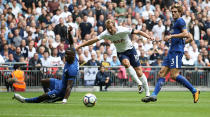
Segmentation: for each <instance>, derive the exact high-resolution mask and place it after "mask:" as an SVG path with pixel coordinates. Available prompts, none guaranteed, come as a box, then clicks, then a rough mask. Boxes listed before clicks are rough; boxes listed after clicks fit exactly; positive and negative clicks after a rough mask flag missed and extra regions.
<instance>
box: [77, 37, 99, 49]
mask: <svg viewBox="0 0 210 117" xmlns="http://www.w3.org/2000/svg"><path fill="white" fill-rule="evenodd" d="M97 41H99V39H98V38H94V39H91V40H88V41H85V42H84V43H82V44H80V45H79V46H77V47H76V50H78V49H79V48H81V47H84V46H88V45H92V44H94V43H96V42H97Z"/></svg>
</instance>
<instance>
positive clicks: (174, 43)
mask: <svg viewBox="0 0 210 117" xmlns="http://www.w3.org/2000/svg"><path fill="white" fill-rule="evenodd" d="M171 12H172V15H173V18H174V20H175V22H174V26H173V32H172V35H169V36H166V37H165V39H164V40H165V41H169V40H170V41H171V46H170V50H169V52H168V55H167V57H166V59H164V61H163V64H162V68H161V70H160V71H159V73H158V77H159V78H158V80H157V84H156V86H155V90H154V91H153V93H152V95H151V96H150V97H145V98H143V99H142V101H143V102H150V101H153V102H154V101H157V95H158V93H159V91H160V90H161V87H162V86H163V85H164V83H165V76H166V75H167V74H168V73H169V72H170V73H171V78H173V79H175V80H176V81H177V82H179V83H181V84H183V85H184V86H185V87H186V88H188V89H189V90H190V91H191V92H192V94H193V98H194V103H197V102H198V98H199V94H200V91H199V90H198V89H196V88H194V87H193V86H192V84H191V83H190V82H189V81H188V80H187V79H186V78H185V77H184V76H182V75H180V74H179V72H180V70H179V69H180V68H181V65H182V56H183V54H184V46H185V41H184V39H183V38H187V40H186V42H187V43H188V42H191V41H192V39H193V37H192V35H191V34H190V33H188V32H187V29H186V23H185V21H184V20H183V18H181V14H182V12H183V9H182V6H180V5H178V4H175V5H174V6H172V8H171Z"/></svg>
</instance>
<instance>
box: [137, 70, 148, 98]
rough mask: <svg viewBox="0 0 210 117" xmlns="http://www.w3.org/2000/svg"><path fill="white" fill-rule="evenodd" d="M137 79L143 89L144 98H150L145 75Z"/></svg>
mask: <svg viewBox="0 0 210 117" xmlns="http://www.w3.org/2000/svg"><path fill="white" fill-rule="evenodd" d="M139 79H140V81H141V82H142V84H143V87H144V89H145V93H146V97H148V96H150V92H149V86H148V82H147V78H146V76H145V74H144V73H143V74H142V76H141V77H140V78H139Z"/></svg>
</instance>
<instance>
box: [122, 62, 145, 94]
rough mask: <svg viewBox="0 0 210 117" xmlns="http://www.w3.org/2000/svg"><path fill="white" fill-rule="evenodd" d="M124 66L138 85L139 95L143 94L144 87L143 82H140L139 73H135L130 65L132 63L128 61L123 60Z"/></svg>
mask: <svg viewBox="0 0 210 117" xmlns="http://www.w3.org/2000/svg"><path fill="white" fill-rule="evenodd" d="M122 63H123V65H124V66H125V68H126V71H127V72H128V74H129V75H130V76H131V77H132V78H133V79H134V80H135V82H136V83H137V84H138V89H139V91H138V92H139V93H142V92H143V86H142V82H141V81H140V80H139V78H138V76H137V73H136V71H135V69H134V68H133V67H132V66H131V65H130V62H129V60H128V59H123V60H122Z"/></svg>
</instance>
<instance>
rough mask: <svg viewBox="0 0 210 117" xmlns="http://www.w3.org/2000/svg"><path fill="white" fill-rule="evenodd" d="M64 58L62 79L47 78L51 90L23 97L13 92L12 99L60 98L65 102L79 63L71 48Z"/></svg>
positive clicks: (30, 100) (22, 100) (41, 99)
mask: <svg viewBox="0 0 210 117" xmlns="http://www.w3.org/2000/svg"><path fill="white" fill-rule="evenodd" d="M65 59H66V63H65V66H64V69H63V75H62V80H57V79H53V78H51V79H50V80H49V81H50V83H49V85H50V86H49V88H50V89H51V91H49V92H47V93H45V94H43V95H41V96H38V97H34V98H24V97H22V96H21V95H19V94H15V95H14V99H16V100H18V101H20V102H23V103H40V102H56V101H61V100H62V103H67V99H68V97H69V95H70V93H71V89H72V87H73V83H74V80H75V79H76V76H77V74H78V70H79V64H78V60H77V58H76V53H75V50H74V49H73V48H71V49H68V50H67V51H66V53H65ZM45 84H47V83H45ZM45 88H46V87H45Z"/></svg>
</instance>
